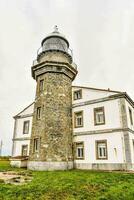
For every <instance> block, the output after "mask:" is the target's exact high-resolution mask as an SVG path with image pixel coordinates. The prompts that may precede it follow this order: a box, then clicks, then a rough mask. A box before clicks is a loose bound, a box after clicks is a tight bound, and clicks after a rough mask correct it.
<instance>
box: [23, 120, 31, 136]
mask: <svg viewBox="0 0 134 200" xmlns="http://www.w3.org/2000/svg"><path fill="white" fill-rule="evenodd" d="M29 123H30V121H24V124H23V134H28V132H29Z"/></svg>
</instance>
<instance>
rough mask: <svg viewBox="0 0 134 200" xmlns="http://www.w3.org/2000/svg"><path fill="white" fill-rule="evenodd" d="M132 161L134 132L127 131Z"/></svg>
mask: <svg viewBox="0 0 134 200" xmlns="http://www.w3.org/2000/svg"><path fill="white" fill-rule="evenodd" d="M129 140H130V148H131V158H132V163H134V143H133V142H134V134H133V133H130V132H129Z"/></svg>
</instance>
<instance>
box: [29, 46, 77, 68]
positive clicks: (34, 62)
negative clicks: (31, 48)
mask: <svg viewBox="0 0 134 200" xmlns="http://www.w3.org/2000/svg"><path fill="white" fill-rule="evenodd" d="M49 50H51V51H52V50H59V51H63V52H65V53H68V54H69V55H70V56H71V57H73V50H72V49H70V48H68V49H67V51H65V50H60V49H59V48H56V46H55V48H50V49H49V48H48V49H45V50H44V48H43V47H42V46H41V47H40V48H39V49H38V50H37V58H38V56H39V55H40V54H41V53H43V52H45V51H49ZM37 64H38V60H37V59H35V60H33V66H34V65H37ZM74 68H76V67H75V66H74Z"/></svg>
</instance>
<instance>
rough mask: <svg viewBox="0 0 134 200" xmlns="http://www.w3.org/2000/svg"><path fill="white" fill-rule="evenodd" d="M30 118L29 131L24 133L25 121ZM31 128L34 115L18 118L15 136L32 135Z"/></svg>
mask: <svg viewBox="0 0 134 200" xmlns="http://www.w3.org/2000/svg"><path fill="white" fill-rule="evenodd" d="M28 120H29V133H28V134H23V125H24V121H28ZM31 128H32V116H31V117H25V118H19V119H17V124H16V134H15V138H22V137H31Z"/></svg>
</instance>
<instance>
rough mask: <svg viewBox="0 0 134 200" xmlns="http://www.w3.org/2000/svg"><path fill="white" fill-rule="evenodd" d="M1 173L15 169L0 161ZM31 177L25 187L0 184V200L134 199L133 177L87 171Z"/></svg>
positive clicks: (115, 173)
mask: <svg viewBox="0 0 134 200" xmlns="http://www.w3.org/2000/svg"><path fill="white" fill-rule="evenodd" d="M3 170H16V169H15V168H13V169H12V168H11V167H10V166H9V162H7V161H0V171H3ZM19 171H24V169H20V170H19ZM32 174H33V180H32V182H30V183H28V184H26V185H21V186H15V185H10V184H4V183H0V200H25V199H27V200H31V199H33V200H86V199H89V200H90V199H91V200H95V199H99V200H134V174H127V173H121V172H112V173H109V172H98V171H86V170H85V171H84V170H71V171H56V172H37V171H34V172H32Z"/></svg>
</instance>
